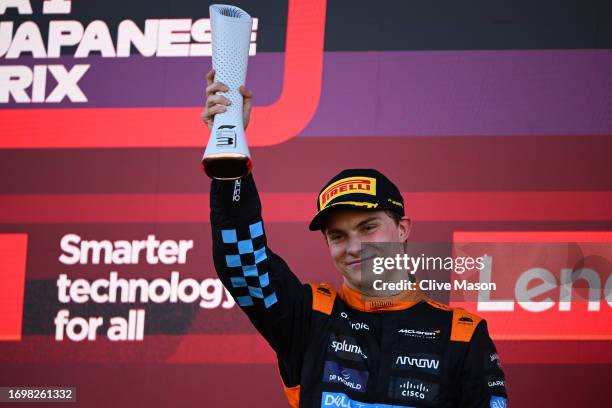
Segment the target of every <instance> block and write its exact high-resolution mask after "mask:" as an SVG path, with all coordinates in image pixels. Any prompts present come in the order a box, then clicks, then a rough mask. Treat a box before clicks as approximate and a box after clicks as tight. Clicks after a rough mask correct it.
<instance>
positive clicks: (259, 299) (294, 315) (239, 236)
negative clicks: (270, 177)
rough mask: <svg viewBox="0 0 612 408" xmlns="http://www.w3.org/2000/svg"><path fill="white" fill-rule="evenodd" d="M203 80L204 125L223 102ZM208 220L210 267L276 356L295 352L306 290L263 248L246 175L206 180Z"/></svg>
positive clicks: (303, 326) (306, 310)
mask: <svg viewBox="0 0 612 408" xmlns="http://www.w3.org/2000/svg"><path fill="white" fill-rule="evenodd" d="M207 79H208V87H207V95H208V100H207V104H206V110H205V111H204V113H203V115H202V116H203V119H204V120H205V122H207V124H208V125H209V127H210V126H212V120H213V118H214V115H215V114H216V113H219V112H222V111H223V109H224V108H223V106H224V105H227V103H228V102H229V101H228V100H227V99H225V98H223V96H221V95H215V93H216V92H218V91H221V90H223V89H224V87H225V85H223V84H221V83H218V82H214V72H213V71H211V72H209V73H208V76H207ZM241 93H242V95H243V97H244V99H245V107H244V112H245V115H246V116H245V118H244V122H245V124H248V119H249V114H250V104H251V96H252V93H251V92H250V91H247V90H246V89H245V88H244V87H241ZM246 104H248V106H246ZM210 220H211V230H212V242H213V257H214V263H215V268H216V270H217V274H218V275H219V278H220V279H221V281H222V282H223V284H224V285H225V287H226V288H227V289H228V290H229V291H230V292H231V294H232V296H233V297H234V299H235V300H236V303H237V304H238V305H239V306H240V308H241V309H242V310H243V311H244V312H245V313H246V314H247V316H248V317H249V319H250V320H251V322H252V323H253V325H254V326H255V327H256V328H257V330H258V331H259V332H260V333H261V334H262V335H263V336H264V337H265V339H266V340H267V341H268V343H269V344H270V345H271V346H272V348H273V349H274V350H275V351H276V352H277V353H278V354H279V357H282V358H283V359H285V358H288V357H287V356H291V358H294V357H293V356H301V355H302V354H303V352H302V351H303V342H304V340H305V336H306V333H307V332H308V329H309V324H310V315H311V304H312V294H311V290H310V288H309V287H308V286H306V285H302V283H301V282H300V281H299V279H298V278H297V277H296V276H295V275H294V274H293V273H292V272H291V270H290V269H289V267H288V266H287V264H286V263H285V262H284V261H283V260H282V259H281V258H280V257H279V256H277V255H276V254H275V253H274V252H272V250H270V248H269V247H268V242H267V239H266V233H265V224H264V222H263V220H262V217H261V202H260V200H259V195H258V193H257V188H256V187H255V182H254V179H253V176H252V174H249V175H248V176H246V177H243V178H242V179H240V180H235V181H219V180H213V181H212V183H211V191H210Z"/></svg>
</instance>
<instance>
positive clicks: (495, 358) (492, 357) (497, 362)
mask: <svg viewBox="0 0 612 408" xmlns="http://www.w3.org/2000/svg"><path fill="white" fill-rule="evenodd" d="M489 363H490V364H491V365H493V364H495V365H496V366H497V368H499V369H501V368H502V365H501V359H500V358H499V355H498V354H497V353H493V354H491V355H489Z"/></svg>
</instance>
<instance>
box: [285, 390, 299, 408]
mask: <svg viewBox="0 0 612 408" xmlns="http://www.w3.org/2000/svg"><path fill="white" fill-rule="evenodd" d="M283 391H284V392H285V396H286V397H287V401H289V406H291V407H293V408H298V406H299V405H300V385H299V384H298V385H296V386H295V387H287V386H285V384H283Z"/></svg>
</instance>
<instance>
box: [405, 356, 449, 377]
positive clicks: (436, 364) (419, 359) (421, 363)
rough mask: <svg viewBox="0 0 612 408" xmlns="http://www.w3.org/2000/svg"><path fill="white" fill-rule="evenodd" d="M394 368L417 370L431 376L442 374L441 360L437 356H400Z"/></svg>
mask: <svg viewBox="0 0 612 408" xmlns="http://www.w3.org/2000/svg"><path fill="white" fill-rule="evenodd" d="M394 368H400V369H415V370H416V371H423V372H427V373H431V374H438V373H439V372H440V359H439V358H438V356H437V355H435V354H407V355H402V354H398V355H397V357H396V358H395V365H394Z"/></svg>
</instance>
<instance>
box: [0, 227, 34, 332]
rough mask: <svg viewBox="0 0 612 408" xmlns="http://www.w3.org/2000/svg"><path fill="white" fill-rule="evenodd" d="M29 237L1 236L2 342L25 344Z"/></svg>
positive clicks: (0, 324) (0, 326)
mask: <svg viewBox="0 0 612 408" xmlns="http://www.w3.org/2000/svg"><path fill="white" fill-rule="evenodd" d="M27 248H28V236H27V234H0V341H19V340H21V321H22V317H23V294H24V286H25V275H26V254H27Z"/></svg>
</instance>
